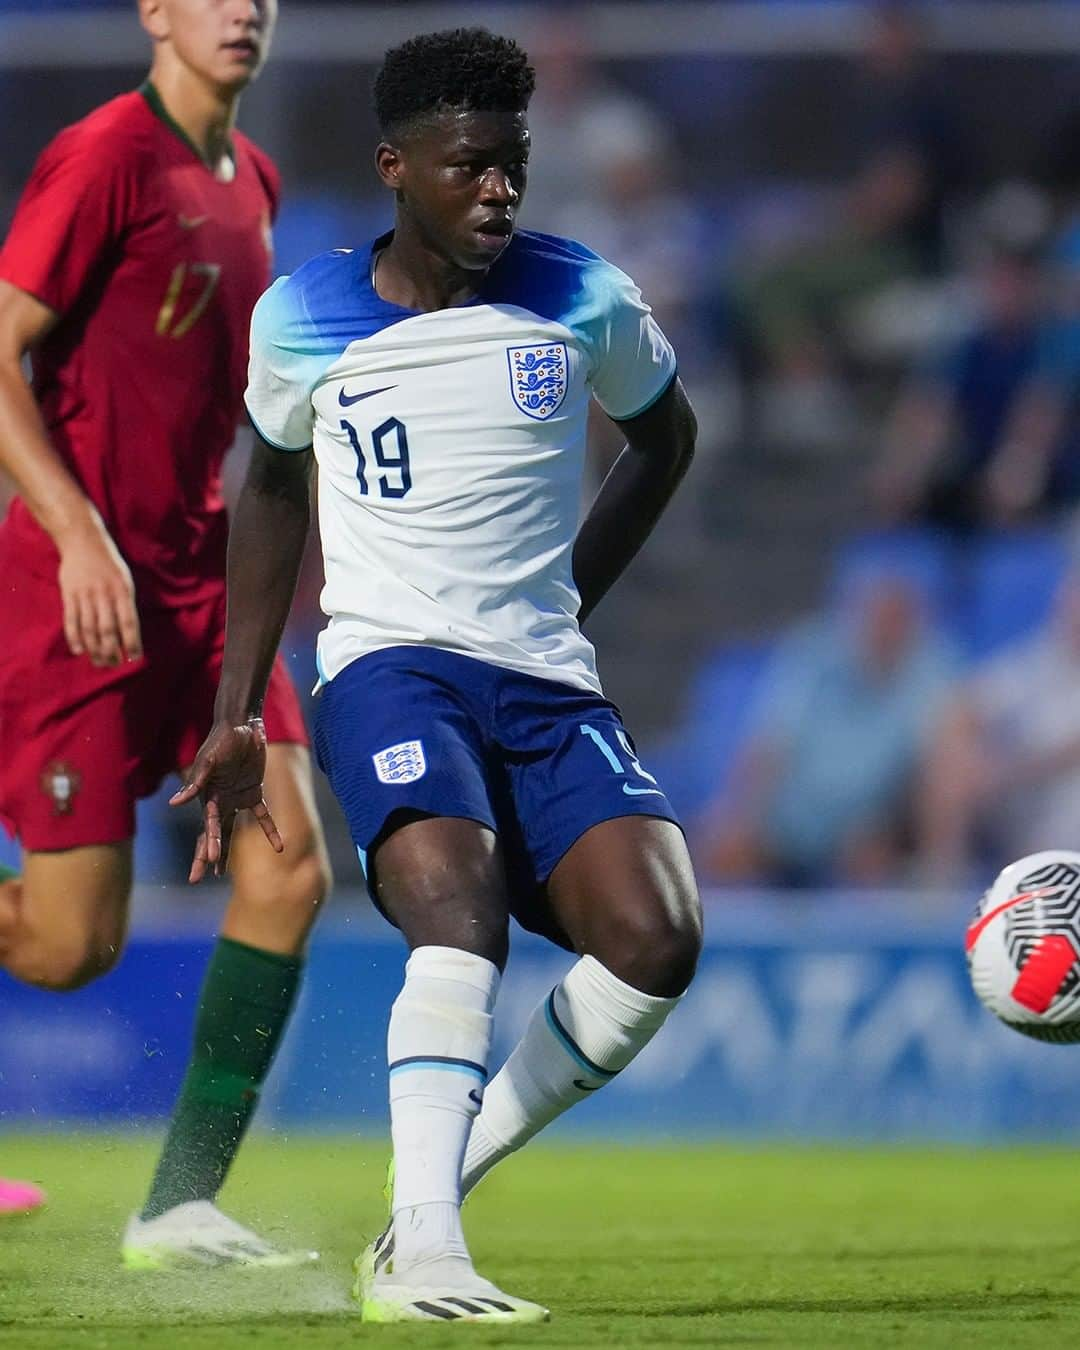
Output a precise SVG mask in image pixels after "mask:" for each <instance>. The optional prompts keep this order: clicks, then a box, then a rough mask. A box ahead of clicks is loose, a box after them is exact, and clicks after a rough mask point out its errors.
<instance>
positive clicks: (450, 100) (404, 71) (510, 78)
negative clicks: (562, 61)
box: [375, 28, 536, 136]
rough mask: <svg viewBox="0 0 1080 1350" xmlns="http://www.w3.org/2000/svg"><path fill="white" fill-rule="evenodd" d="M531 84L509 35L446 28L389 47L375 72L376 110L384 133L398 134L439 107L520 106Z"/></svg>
mask: <svg viewBox="0 0 1080 1350" xmlns="http://www.w3.org/2000/svg"><path fill="white" fill-rule="evenodd" d="M535 87H536V72H535V71H534V70H533V68H532V66H531V65H530V64H529V58H528V56H527V55H526V54H525V52H524V51H523V50H522V48H521V47H519V46H518V44H517V43H516V42H515V41H514V40H513V38H506V37H500V36H499V35H498V34H497V33H491V32H489V31H488V29H486V28H449V29H446V30H444V31H443V32H440V33H421V34H420V35H419V36H418V37H414V38H410V39H409V40H408V42H403V43H402V44H401V46H400V47H391V49H390V50H389V51H388V52H387V53H386V56H385V57H384V58H383V63H382V66H381V68H380V70H379V73H378V75H376V77H375V115H376V117H377V118H378V119H379V128H380V130H381V131H382V133H383V135H384V136H385V135H397V134H400V133H401V132H403V131H408V130H411V129H412V128H413V127H414V126H415V125H416V124H418V123H420V122H423V121H424V120H425V119H427V118H430V117H433V116H437V115H438V114H439V113H441V112H524V111H525V109H526V108H527V107H528V106H529V99H530V98H531V97H532V92H533V89H534V88H535Z"/></svg>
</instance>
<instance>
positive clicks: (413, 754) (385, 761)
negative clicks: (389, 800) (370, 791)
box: [371, 741, 427, 787]
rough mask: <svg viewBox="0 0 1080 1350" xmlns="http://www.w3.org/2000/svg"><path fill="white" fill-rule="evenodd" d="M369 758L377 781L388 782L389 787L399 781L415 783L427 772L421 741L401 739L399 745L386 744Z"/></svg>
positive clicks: (394, 785)
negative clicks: (384, 747)
mask: <svg viewBox="0 0 1080 1350" xmlns="http://www.w3.org/2000/svg"><path fill="white" fill-rule="evenodd" d="M371 758H372V761H373V762H374V764H375V775H376V777H377V778H378V780H379V782H380V783H389V784H390V786H391V787H396V786H397V785H398V784H400V783H415V782H416V780H417V779H418V778H423V776H424V774H425V773H427V760H426V758H425V757H424V743H423V741H402V742H401V744H400V745H388V746H387V747H386V749H385V750H379V751H378V752H377V753H376V754H374V755H372V756H371Z"/></svg>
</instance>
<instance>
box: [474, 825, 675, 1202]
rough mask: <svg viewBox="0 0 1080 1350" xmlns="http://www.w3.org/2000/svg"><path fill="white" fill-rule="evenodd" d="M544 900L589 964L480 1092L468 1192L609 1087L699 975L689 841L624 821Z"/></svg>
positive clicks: (549, 1002)
mask: <svg viewBox="0 0 1080 1350" xmlns="http://www.w3.org/2000/svg"><path fill="white" fill-rule="evenodd" d="M547 891H548V902H549V904H550V907H551V910H552V913H553V915H554V917H555V919H556V920H557V922H558V924H559V925H560V927H561V928H562V929H563V931H564V932H565V933H566V934H567V935H568V936H569V938H570V939H571V941H572V942H573V945H574V949H575V950H576V951H577V952H578V953H579V955H580V957H581V959H580V960H579V961H578V962H577V964H576V965H575V966H574V967H573V968H572V969H571V970H570V971H569V972H568V974H567V975H566V977H565V978H564V979H563V980H562V981H561V982H560V983H559V984H558V985H556V987H555V988H554V989H553V990H552V991H551V993H550V994H549V995H548V997H547V998H546V999H545V1000H544V1002H543V1003H542V1004H541V1005H540V1007H539V1008H537V1009H536V1011H535V1012H534V1013H533V1016H532V1019H531V1020H530V1022H529V1025H528V1027H527V1029H526V1031H525V1034H524V1036H523V1037H522V1039H521V1041H520V1042H519V1043H518V1045H517V1046H516V1047H515V1049H514V1050H513V1051H512V1052H511V1054H510V1056H509V1058H508V1059H507V1061H506V1063H505V1064H504V1065H503V1067H502V1068H501V1069H500V1070H499V1072H498V1073H497V1074H496V1076H495V1078H494V1079H493V1080H492V1082H491V1084H490V1085H489V1087H488V1090H487V1092H486V1093H485V1094H484V1106H483V1110H482V1111H481V1112H480V1115H479V1117H478V1118H477V1120H476V1122H475V1124H474V1126H473V1129H472V1133H471V1135H470V1138H469V1144H468V1148H467V1150H466V1154H465V1163H464V1170H463V1176H462V1190H463V1193H464V1194H467V1193H468V1192H469V1190H471V1189H472V1187H473V1186H475V1185H476V1183H477V1182H478V1181H479V1180H480V1178H481V1177H483V1176H484V1175H485V1173H487V1172H488V1171H490V1169H491V1168H492V1167H494V1165H495V1164H496V1163H497V1162H498V1161H499V1160H500V1159H501V1158H504V1157H505V1156H506V1155H507V1154H508V1153H512V1152H514V1151H515V1150H516V1149H519V1148H520V1147H521V1146H522V1145H523V1144H525V1143H527V1142H528V1140H529V1139H531V1138H532V1137H533V1136H534V1135H535V1134H537V1133H538V1132H539V1131H540V1130H542V1129H543V1128H544V1126H545V1125H547V1124H549V1123H550V1122H551V1121H552V1120H554V1119H555V1118H556V1117H557V1116H560V1115H561V1114H562V1113H563V1112H564V1111H566V1110H567V1109H568V1108H569V1107H571V1106H573V1105H574V1104H575V1103H576V1102H579V1101H582V1100H584V1098H585V1097H587V1096H589V1095H590V1094H591V1093H593V1092H595V1091H597V1090H598V1089H599V1088H601V1087H603V1086H604V1084H605V1083H609V1082H610V1081H611V1080H612V1078H614V1077H615V1075H616V1074H617V1073H619V1072H620V1071H621V1070H622V1069H624V1068H626V1066H627V1065H628V1064H629V1063H630V1062H631V1060H633V1059H634V1057H635V1056H636V1055H637V1054H638V1053H639V1052H640V1051H641V1050H643V1049H644V1048H645V1046H646V1045H647V1044H648V1043H649V1041H650V1040H652V1038H653V1036H655V1035H656V1033H657V1031H659V1029H660V1027H661V1026H663V1024H664V1022H665V1020H666V1019H667V1017H668V1014H669V1013H670V1012H671V1010H672V1009H673V1008H674V1007H675V1005H676V1004H677V1003H678V1001H679V998H680V997H681V996H682V994H683V992H684V991H685V989H686V987H687V985H688V984H689V983H690V979H691V977H692V976H693V973H694V967H695V965H696V962H697V957H698V953H699V951H700V946H701V907H700V903H699V901H698V896H697V889H696V887H695V885H694V878H693V872H692V870H691V866H690V860H689V856H688V854H687V850H686V845H685V843H684V841H683V836H682V833H681V832H680V830H679V829H678V827H677V826H676V825H674V824H672V823H671V822H670V821H667V820H658V819H654V818H652V817H647V816H626V817H621V818H618V819H615V820H609V821H604V822H603V823H602V824H600V825H595V826H594V827H593V828H592V829H591V830H588V831H587V832H586V833H585V834H584V835H583V836H582V837H581V838H580V839H579V840H578V841H577V843H575V844H574V846H573V847H572V848H571V849H570V850H569V852H568V853H567V854H566V855H565V856H564V857H563V859H562V861H561V862H560V863H559V865H558V866H557V867H556V869H555V871H554V872H553V874H552V876H551V878H550V881H549V883H548V888H547Z"/></svg>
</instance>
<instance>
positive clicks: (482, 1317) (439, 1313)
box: [352, 1234, 551, 1324]
mask: <svg viewBox="0 0 1080 1350" xmlns="http://www.w3.org/2000/svg"><path fill="white" fill-rule="evenodd" d="M385 1236H386V1235H385V1234H384V1235H383V1238H385ZM383 1238H380V1239H378V1240H377V1241H376V1242H373V1243H372V1244H371V1246H370V1247H368V1249H367V1250H366V1251H365V1252H364V1253H363V1255H361V1256H358V1257H357V1258H356V1264H355V1267H354V1269H355V1271H356V1282H355V1283H354V1285H353V1290H352V1294H353V1298H354V1299H355V1300H356V1302H357V1303H359V1305H360V1317H361V1320H362V1321H364V1322H489V1323H509V1322H514V1323H521V1324H524V1323H528V1322H546V1321H548V1320H549V1318H550V1316H551V1314H550V1313H549V1312H548V1310H547V1309H546V1308H544V1307H541V1305H540V1304H539V1303H530V1302H529V1301H528V1299H524V1298H514V1296H513V1295H512V1294H504V1293H503V1291H502V1290H501V1289H499V1288H498V1287H497V1286H496V1285H494V1284H492V1283H491V1281H490V1280H484V1279H481V1277H480V1276H479V1275H477V1274H476V1272H475V1271H474V1270H472V1269H471V1268H468V1269H465V1270H463V1271H462V1273H461V1276H460V1278H451V1279H450V1281H449V1283H446V1282H443V1281H442V1280H440V1281H439V1282H433V1283H430V1284H426V1283H421V1280H422V1277H423V1271H422V1270H417V1269H413V1270H412V1271H410V1272H409V1273H408V1274H407V1275H400V1276H397V1275H393V1274H390V1273H388V1271H387V1265H388V1263H389V1259H390V1257H391V1256H392V1255H393V1239H392V1238H391V1240H390V1241H389V1242H388V1243H385V1242H384V1243H383V1247H382V1250H381V1252H379V1251H376V1248H377V1247H378V1246H379V1243H380V1242H382V1241H383ZM387 1248H389V1251H387ZM380 1258H381V1259H380ZM462 1264H463V1265H464V1264H465V1263H462Z"/></svg>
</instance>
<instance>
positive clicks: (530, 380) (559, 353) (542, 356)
mask: <svg viewBox="0 0 1080 1350" xmlns="http://www.w3.org/2000/svg"><path fill="white" fill-rule="evenodd" d="M506 359H507V361H508V362H509V364H510V392H511V393H512V394H513V396H514V402H515V403H516V404H517V405H518V407H519V408H520V409H521V411H522V412H523V413H526V414H527V415H528V416H529V417H535V418H536V420H537V421H538V422H546V421H547V419H548V418H549V417H550V416H551V415H552V414H553V413H556V412H558V410H559V408H561V407H562V401H563V399H564V398H565V397H566V375H567V370H568V367H569V362H568V361H567V357H566V343H565V342H545V343H539V344H537V345H535V346H530V347H507V349H506Z"/></svg>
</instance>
